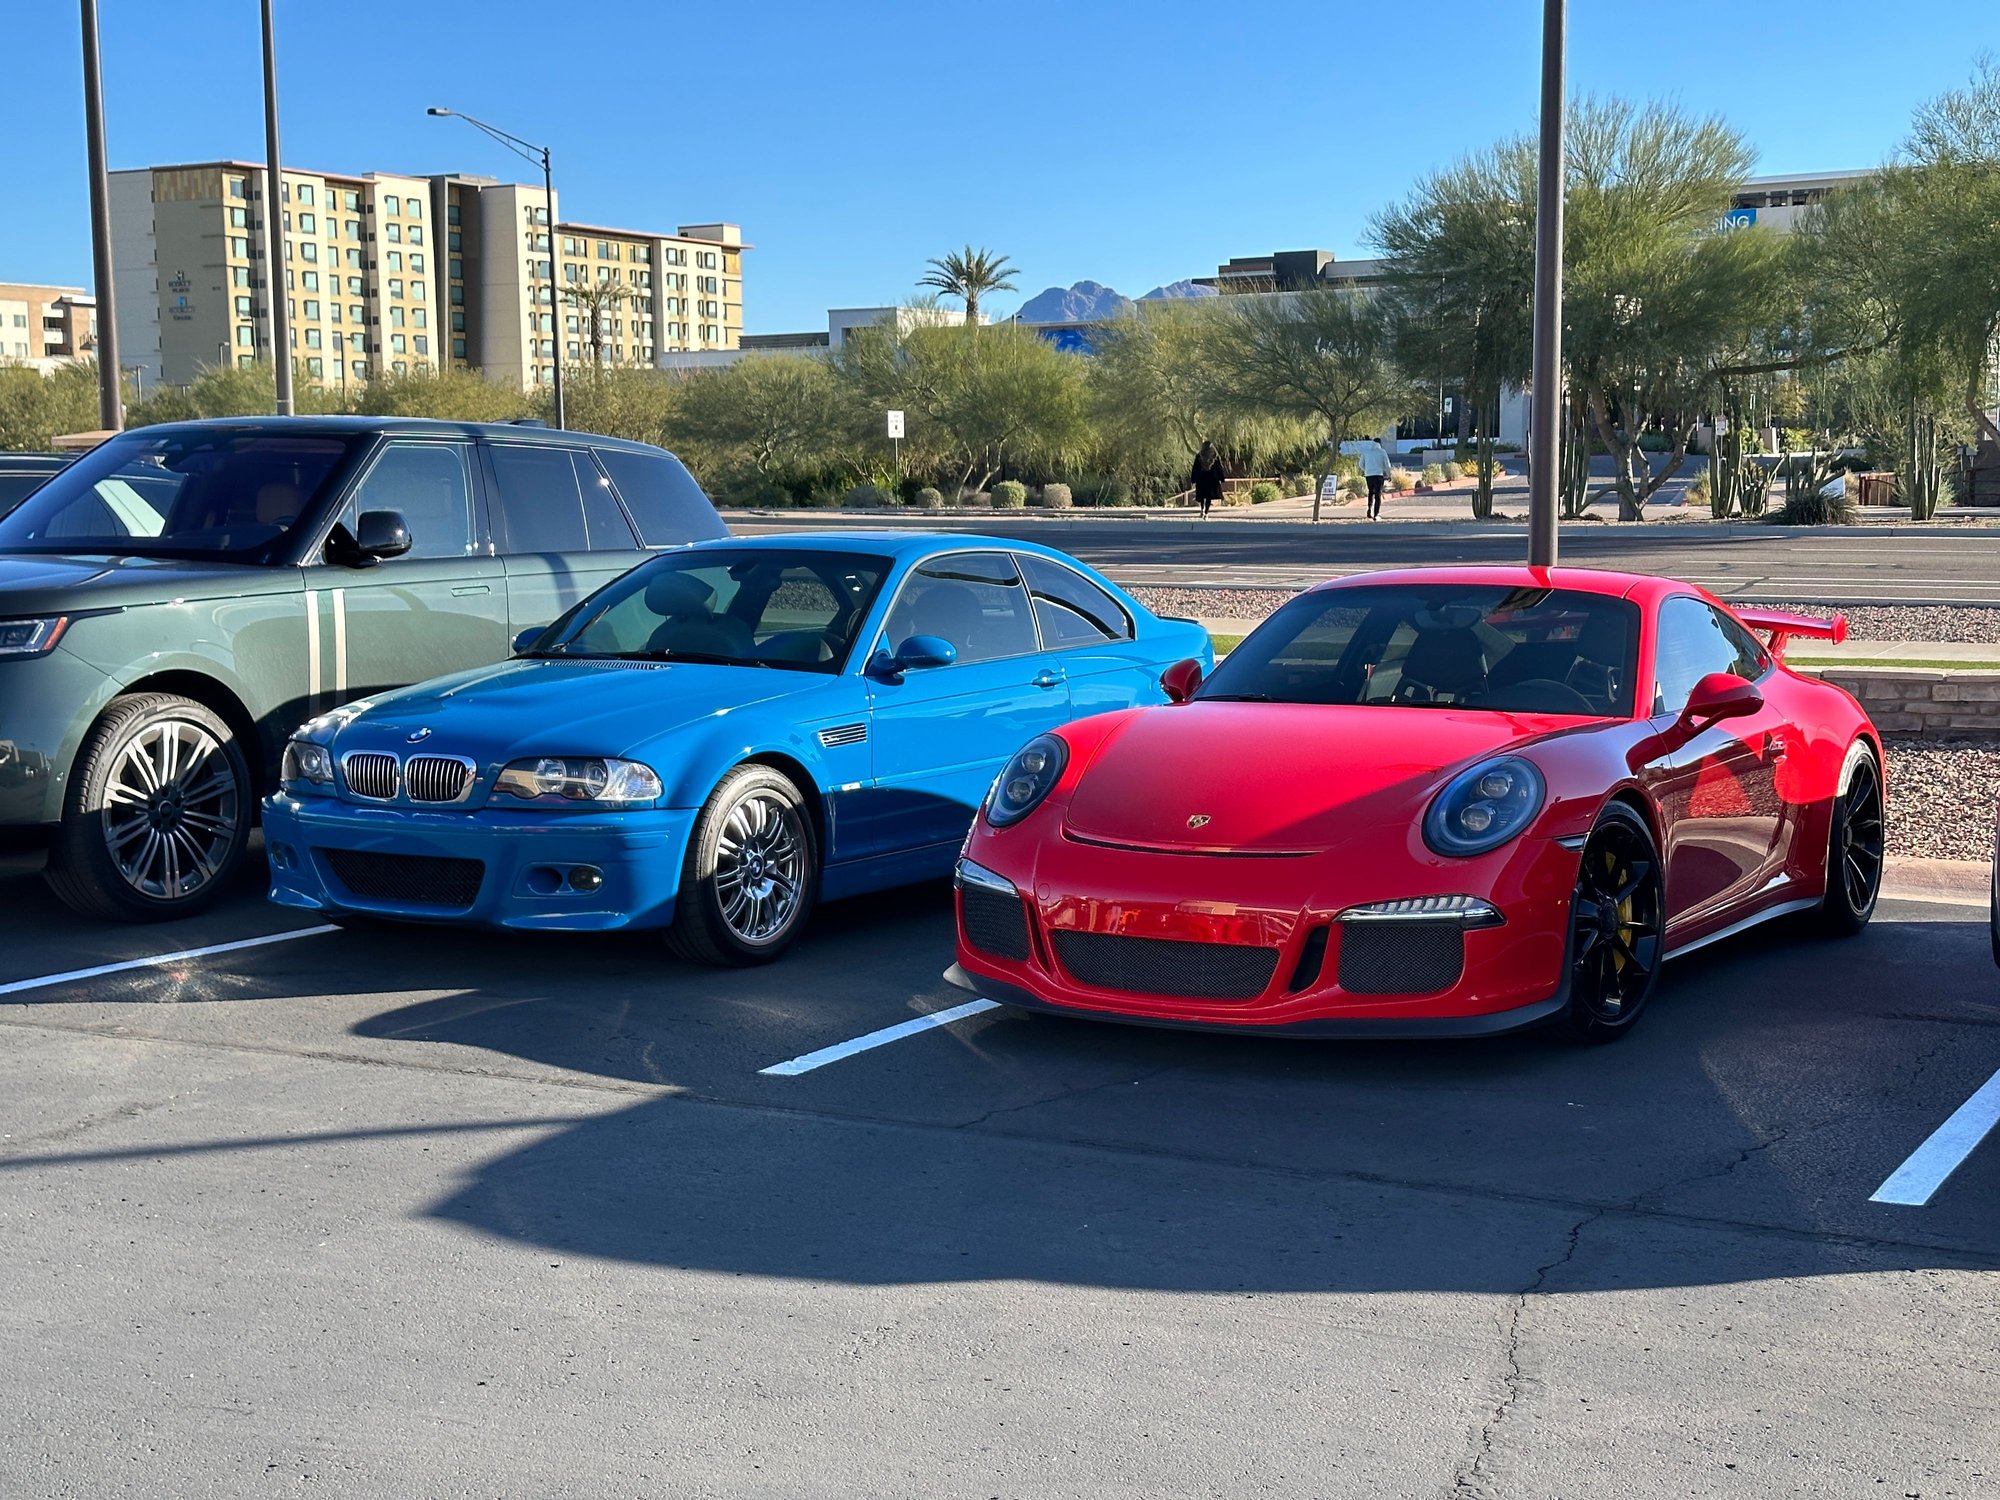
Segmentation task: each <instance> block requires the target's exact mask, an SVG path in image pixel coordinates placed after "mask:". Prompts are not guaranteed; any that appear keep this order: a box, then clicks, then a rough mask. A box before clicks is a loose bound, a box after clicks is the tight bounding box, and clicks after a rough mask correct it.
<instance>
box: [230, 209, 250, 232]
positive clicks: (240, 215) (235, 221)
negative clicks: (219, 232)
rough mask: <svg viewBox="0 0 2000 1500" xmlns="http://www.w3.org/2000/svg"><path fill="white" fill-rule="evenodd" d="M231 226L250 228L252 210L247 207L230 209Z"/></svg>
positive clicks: (233, 227) (234, 227)
mask: <svg viewBox="0 0 2000 1500" xmlns="http://www.w3.org/2000/svg"><path fill="white" fill-rule="evenodd" d="M229 227H230V228H232V229H248V228H249V227H250V210H249V209H247V208H232V209H230V210H229Z"/></svg>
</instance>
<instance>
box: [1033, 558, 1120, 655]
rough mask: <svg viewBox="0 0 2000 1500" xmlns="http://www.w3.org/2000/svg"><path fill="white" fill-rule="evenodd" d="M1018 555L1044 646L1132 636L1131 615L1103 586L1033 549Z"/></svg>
mask: <svg viewBox="0 0 2000 1500" xmlns="http://www.w3.org/2000/svg"><path fill="white" fill-rule="evenodd" d="M1018 555H1019V558H1020V563H1021V572H1022V575H1023V576H1024V577H1025V578H1026V580H1027V583H1028V591H1029V593H1030V594H1031V595H1032V596H1033V597H1034V601H1035V621H1036V623H1037V624H1038V625H1040V626H1041V629H1042V644H1043V645H1044V646H1046V647H1049V648H1051V649H1059V648H1061V647H1064V646H1097V645H1102V644H1104V643H1105V642H1107V641H1129V640H1131V639H1132V620H1131V617H1130V616H1128V615H1127V614H1126V613H1125V610H1124V608H1123V606H1121V605H1120V604H1119V603H1118V601H1117V600H1116V599H1114V598H1112V597H1111V596H1110V595H1109V594H1107V593H1105V592H1104V590H1103V589H1101V588H1099V587H1098V586H1097V585H1096V584H1094V583H1092V582H1091V581H1090V580H1089V579H1088V578H1085V577H1084V576H1083V575H1082V574H1081V573H1078V572H1076V571H1075V570H1073V569H1070V568H1065V567H1064V566H1063V565H1062V564H1061V563H1055V562H1050V561H1049V560H1048V559H1047V558H1045V557H1036V556H1035V555H1034V554H1033V553H1030V552H1023V553H1020V554H1018Z"/></svg>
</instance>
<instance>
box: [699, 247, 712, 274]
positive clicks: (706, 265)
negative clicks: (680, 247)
mask: <svg viewBox="0 0 2000 1500" xmlns="http://www.w3.org/2000/svg"><path fill="white" fill-rule="evenodd" d="M694 263H695V264H696V265H698V266H700V267H701V268H702V269H703V270H704V271H713V270H714V269H715V252H714V251H713V250H698V251H696V252H695V257H694Z"/></svg>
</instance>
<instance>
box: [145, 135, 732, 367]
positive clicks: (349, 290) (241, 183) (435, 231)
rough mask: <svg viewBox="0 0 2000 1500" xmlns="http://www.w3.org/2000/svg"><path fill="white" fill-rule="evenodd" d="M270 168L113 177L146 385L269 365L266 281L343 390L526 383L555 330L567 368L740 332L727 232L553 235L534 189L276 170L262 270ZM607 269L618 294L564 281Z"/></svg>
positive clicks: (551, 355)
mask: <svg viewBox="0 0 2000 1500" xmlns="http://www.w3.org/2000/svg"><path fill="white" fill-rule="evenodd" d="M266 180H267V178H266V174H265V172H264V170H263V168H262V167H260V166H258V165H256V164H255V163H252V162H208V163H199V164H193V165H184V166H169V167H148V168H140V169H137V170H134V171H126V172H114V173H112V174H111V220H112V248H113V257H114V270H115V274H116V275H117V278H118V287H119V292H120V296H119V299H118V303H119V306H118V332H119V343H120V356H121V358H122V359H123V360H124V361H125V362H126V363H127V364H128V365H136V366H139V367H141V368H142V369H144V370H145V372H146V377H147V378H148V379H149V380H151V381H165V382H167V383H169V384H175V385H180V384H185V383H187V382H188V381H190V380H192V379H193V378H194V377H195V375H196V374H197V373H198V372H199V371H200V370H201V369H202V368H203V367H204V366H209V365H214V364H216V363H218V362H220V363H224V364H227V363H232V362H233V363H236V364H240V365H249V364H253V363H255V362H256V361H258V360H260V359H269V358H270V356H271V345H272V332H271V306H270V302H269V298H270V296H271V295H273V293H274V290H275V289H276V288H277V287H279V286H282V289H283V294H284V296H285V298H286V309H287V314H288V319H289V323H290V342H291V346H292V349H291V352H292V356H293V358H294V359H295V360H296V361H297V362H298V367H299V368H300V370H301V371H302V373H303V374H304V376H305V377H306V378H307V379H309V380H314V381H317V382H319V383H321V384H324V385H327V386H331V387H336V388H337V387H339V386H342V385H347V384H358V383H360V382H362V381H365V380H366V379H367V378H368V377H369V375H370V374H372V373H374V372H377V371H394V372H398V373H401V372H407V371H411V370H415V369H419V368H422V367H426V366H428V367H430V368H434V369H435V368H444V367H447V366H465V367H471V368H476V369H480V370H483V371H484V372H486V373H487V374H489V375H491V376H492V377H494V378H496V379H502V380H513V381H519V382H521V383H523V384H527V385H532V384H538V383H544V382H547V381H548V380H550V379H552V378H553V375H554V362H555V358H556V349H557V344H558V340H559V339H560V340H561V342H562V344H563V352H564V358H565V359H566V360H568V361H572V362H574V361H580V360H588V359H592V358H594V357H596V356H597V355H598V354H599V352H600V349H601V353H602V356H603V358H604V359H605V360H606V361H607V362H617V363H624V364H642V363H652V362H653V360H654V359H655V358H656V356H657V355H658V354H659V353H661V352H664V351H666V350H671V349H689V348H708V349H727V348H733V347H735V344H736V341H737V340H738V339H739V338H740V337H741V336H742V329H743V290H742V289H743V282H742V276H743V269H742V256H743V251H744V250H745V249H746V248H748V247H747V246H745V245H744V244H743V241H742V234H741V232H740V231H739V230H738V229H737V228H736V226H735V225H733V224H707V225H688V226H683V227H682V228H681V229H680V230H679V231H678V232H677V233H675V234H672V235H660V234H639V233H634V232H632V231H623V230H620V231H612V230H601V229H595V228H590V227H587V226H581V225H571V224H563V223H560V222H558V223H557V225H556V226H555V233H554V235H553V236H551V233H550V227H549V224H548V205H547V202H546V200H545V198H544V195H543V192H542V190H541V189H540V188H530V187H525V186H521V185H518V184H511V183H500V182H496V181H494V180H493V179H491V178H481V177H469V176H462V175H444V176H434V177H409V176H398V175H392V174H387V173H380V172H371V173H367V174H365V175H362V176H343V175H339V174H333V173H321V172H305V171H297V170H292V169H289V168H288V169H286V170H285V171H284V173H283V174H282V189H281V201H280V202H279V204H278V205H277V211H278V212H279V213H280V214H281V215H282V222H283V227H284V248H285V257H284V259H285V264H284V266H283V267H282V268H281V274H279V275H273V274H271V273H270V271H269V269H268V268H267V265H266V260H267V254H266V246H267V240H266V237H265V232H264V229H263V225H264V222H265V202H264V198H265V183H266ZM558 212H560V210H559V209H558ZM558 247H559V248H558ZM614 280H615V281H616V282H617V283H618V286H619V292H618V293H617V294H612V293H608V292H598V293H594V294H591V293H587V292H585V291H582V290H577V291H572V290H570V289H571V288H595V287H597V286H601V285H608V284H609V283H610V282H612V281H614ZM593 325H594V327H595V330H596V332H594V333H593V331H592V329H593ZM559 326H560V329H561V332H559V331H558V329H559Z"/></svg>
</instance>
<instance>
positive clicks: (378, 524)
mask: <svg viewBox="0 0 2000 1500" xmlns="http://www.w3.org/2000/svg"><path fill="white" fill-rule="evenodd" d="M354 550H355V551H357V552H359V553H360V554H361V555H362V556H363V557H365V558H368V559H369V560H370V561H373V562H380V561H381V560H382V559H383V558H385V557H401V556H402V555H403V554H404V553H405V552H408V551H409V550H410V528H409V527H408V526H407V525H405V524H404V522H403V513H402V512H401V511H399V510H364V511H363V512H362V513H361V516H360V519H358V520H357V521H356V522H355V523H354Z"/></svg>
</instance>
